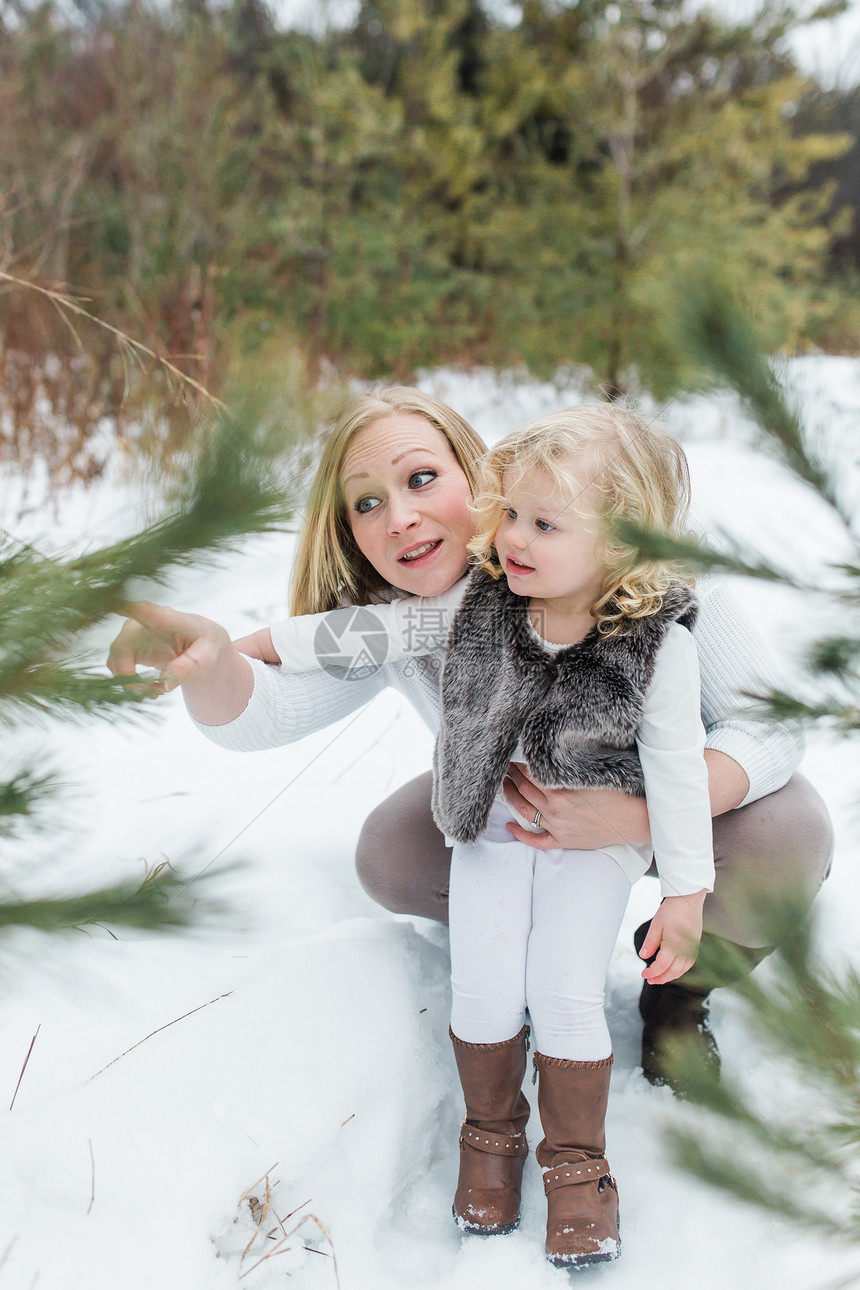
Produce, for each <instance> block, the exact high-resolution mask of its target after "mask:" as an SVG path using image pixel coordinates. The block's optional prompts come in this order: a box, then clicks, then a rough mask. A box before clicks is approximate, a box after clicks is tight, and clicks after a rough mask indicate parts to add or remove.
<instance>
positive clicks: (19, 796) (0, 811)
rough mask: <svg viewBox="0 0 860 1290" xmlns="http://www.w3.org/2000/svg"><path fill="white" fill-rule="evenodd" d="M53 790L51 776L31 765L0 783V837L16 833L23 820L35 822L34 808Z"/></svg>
mask: <svg viewBox="0 0 860 1290" xmlns="http://www.w3.org/2000/svg"><path fill="white" fill-rule="evenodd" d="M53 791H54V784H53V781H52V780H51V777H50V776H49V775H45V774H43V773H38V772H36V771H35V770H33V769H32V768H31V767H28V768H25V769H23V770H19V771H18V772H17V774H15V775H14V776H13V777H12V779H10V780H7V781H6V783H0V837H11V836H13V835H14V834H16V833H18V832H19V830H20V828H21V825H22V824H23V822H24V821H25V820H26V821H27V822H28V823H30V824H33V823H35V822H36V821H37V817H36V815H35V812H36V810H37V809H38V807H40V806H41V805H42V804H43V803H44V802H45V801H46V800H47V798H49V797H50V796H51V795H52V793H53Z"/></svg>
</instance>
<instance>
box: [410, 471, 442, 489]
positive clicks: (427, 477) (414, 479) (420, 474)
mask: <svg viewBox="0 0 860 1290" xmlns="http://www.w3.org/2000/svg"><path fill="white" fill-rule="evenodd" d="M435 478H436V471H435V470H416V471H415V473H414V475H410V476H409V487H410V488H423V487H424V485H425V484H429V483H430V481H431V480H433V479H435Z"/></svg>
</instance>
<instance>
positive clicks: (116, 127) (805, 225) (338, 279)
mask: <svg viewBox="0 0 860 1290" xmlns="http://www.w3.org/2000/svg"><path fill="white" fill-rule="evenodd" d="M845 7H846V6H845V5H844V4H840V3H835V4H827V5H824V6H818V7H817V8H813V7H810V6H809V5H803V6H799V5H793V4H791V3H783V2H780V3H770V2H768V3H765V4H763V5H762V6H760V7H759V8H758V9H757V10H756V12H755V14H754V15H753V16H752V17H750V18H749V19H747V20H745V21H738V20H733V19H731V18H730V17H727V16H720V14H718V13H717V12H716V11H715V10H709V9H705V8H701V7H700V6H696V7H691V6H690V5H689V4H688V3H686V2H685V0H620V2H618V3H605V2H604V0H580V2H579V3H577V4H561V3H556V2H555V0H526V3H524V4H522V5H520V6H513V7H512V6H507V10H506V15H507V16H506V18H505V20H503V19H502V18H501V17H499V16H494V13H495V11H492V12H491V11H490V10H488V9H487V7H485V6H482V5H481V4H480V3H478V0H379V2H378V3H362V4H360V5H359V6H358V7H357V11H356V13H355V16H354V17H353V19H352V20H351V21H349V22H341V23H340V24H339V25H336V26H327V25H326V24H325V23H324V22H321V23H318V24H317V25H316V27H315V28H314V29H313V30H304V31H302V30H284V29H282V28H281V27H280V26H279V24H278V22H277V21H276V19H275V17H274V16H273V14H272V12H271V11H270V10H269V9H268V8H267V7H266V5H265V4H264V3H263V2H262V0H227V2H226V3H212V0H163V2H162V3H158V4H156V3H149V4H148V3H145V2H143V3H142V2H141V0H42V2H36V3H34V2H32V0H7V3H6V4H5V5H4V6H3V8H2V11H0V272H2V273H3V274H4V275H5V276H4V277H0V404H2V406H0V412H2V414H3V415H2V417H0V427H2V430H0V450H2V452H3V453H4V454H5V455H6V456H7V457H13V458H14V459H16V460H17V461H18V462H19V463H22V464H25V465H26V464H27V463H28V462H30V461H32V460H34V459H36V458H41V459H43V460H48V461H49V462H50V464H51V467H52V470H53V473H54V475H55V477H56V478H58V479H61V478H68V477H75V476H77V477H84V478H86V477H95V476H98V475H99V474H100V473H101V471H102V470H103V467H104V461H105V454H106V452H107V451H108V448H107V447H106V444H105V439H104V436H103V435H100V434H99V433H98V431H99V429H100V428H101V429H103V428H104V426H105V424H107V423H109V424H110V425H111V427H112V430H113V429H114V428H115V430H116V434H117V435H118V436H119V440H120V442H124V443H126V444H132V443H134V442H140V443H143V444H144V446H147V445H148V447H149V448H151V447H152V445H153V443H154V442H157V443H161V444H163V443H164V442H167V443H169V444H171V445H174V446H176V445H180V446H181V445H182V444H183V443H184V442H185V441H186V439H187V438H188V436H189V434H190V433H191V431H192V428H193V427H194V425H195V419H196V415H197V412H198V410H199V407H198V405H197V403H196V399H195V397H194V396H193V393H191V391H190V390H189V388H188V387H186V388H185V389H184V392H183V396H182V398H177V397H176V386H175V382H170V381H169V380H165V379H163V378H164V370H165V369H164V368H163V366H162V365H160V364H158V363H157V362H155V360H154V359H153V358H152V355H158V356H159V357H162V358H168V359H169V360H170V361H171V362H172V363H173V364H174V365H175V366H176V367H177V368H179V369H180V370H181V371H183V372H185V373H187V374H188V375H189V376H191V377H192V378H194V379H195V380H196V381H198V382H199V383H200V384H201V385H203V386H204V387H206V388H207V389H208V390H210V391H211V392H213V393H215V394H218V393H219V392H221V391H223V389H224V387H225V383H226V381H227V377H228V373H229V372H230V371H232V370H234V369H235V367H236V365H237V364H241V363H242V362H243V361H245V360H247V359H248V358H249V357H253V356H255V355H259V354H261V353H267V354H269V355H272V354H275V355H277V362H278V363H279V364H283V363H284V359H285V355H289V357H290V362H291V363H293V364H298V367H299V369H300V371H301V372H302V374H303V376H304V375H306V376H307V378H308V381H309V383H310V384H313V383H314V382H315V381H316V380H317V379H318V378H319V377H320V376H321V375H325V376H326V377H330V376H331V375H332V374H335V375H337V376H342V377H351V376H358V377H360V378H364V379H374V378H380V379H383V380H392V379H395V380H408V379H410V378H411V377H413V376H414V374H415V373H416V372H417V371H420V370H426V369H430V368H432V367H434V366H437V365H440V364H456V365H461V366H462V365H465V366H470V365H474V364H483V365H489V366H492V367H495V368H500V369H511V368H523V369H525V370H527V371H528V372H530V373H531V374H533V375H536V376H541V377H547V376H553V375H554V374H556V373H557V372H558V371H559V370H560V369H563V370H566V371H568V372H570V370H571V369H574V368H579V367H584V368H587V369H588V371H589V372H590V374H591V378H592V380H593V382H594V384H595V385H600V386H602V387H603V388H604V389H609V390H612V389H621V390H626V391H634V392H638V391H639V390H641V389H647V390H649V391H651V392H652V393H654V394H655V395H656V396H658V397H666V396H668V395H670V394H672V393H673V392H674V391H676V390H677V389H679V388H681V387H683V386H684V385H685V383H686V382H687V381H688V380H690V379H691V375H692V374H691V370H690V358H689V350H688V347H687V346H685V344H684V343H683V337H679V335H678V322H677V311H676V304H677V302H678V301H679V300H683V297H684V295H685V293H686V290H687V285H688V283H689V282H690V280H691V278H692V277H693V276H695V275H696V274H698V273H699V272H700V271H701V270H702V269H703V268H704V267H707V266H711V267H713V266H717V267H718V269H719V272H720V275H721V277H722V279H723V280H724V282H725V283H726V285H727V286H728V287H729V288H730V289H732V290H733V291H734V292H736V293H737V294H739V295H740V296H742V298H743V299H744V300H745V301H746V302H747V304H748V305H749V306H750V307H751V309H752V311H753V313H754V315H755V319H756V322H757V326H758V329H759V335H760V337H761V341H762V343H763V345H764V346H765V348H766V349H767V350H768V351H769V352H771V353H775V352H778V351H780V350H782V351H783V352H787V353H798V352H804V351H806V350H809V349H810V348H818V349H820V350H824V351H826V352H838V353H843V354H845V353H856V352H857V350H858V347H860V292H858V285H860V215H858V212H860V144H858V143H857V141H856V138H855V136H856V135H857V134H858V133H860V91H858V89H857V87H856V86H854V85H851V84H847V85H846V84H841V85H838V86H836V87H835V88H834V87H832V86H831V87H829V88H825V87H824V86H823V85H821V84H819V83H817V81H816V80H815V79H814V78H813V79H810V78H809V77H805V76H802V75H801V74H800V72H799V71H798V67H797V64H796V61H795V57H794V55H793V53H792V52H791V46H790V43H789V37H790V35H791V33H792V31H793V30H794V29H795V28H797V26H798V25H802V24H803V23H804V22H807V23H808V22H809V21H810V20H812V19H814V18H821V17H822V16H827V15H829V14H832V13H836V12H839V11H840V10H842V9H844V8H845ZM514 9H516V10H517V13H518V15H519V16H518V17H517V16H516V15H514V16H512V13H513V10H514ZM508 11H510V12H508ZM15 279H17V280H20V281H26V282H28V283H37V284H38V285H40V286H41V287H42V288H44V289H46V290H47V291H49V292H58V293H61V294H64V295H65V294H68V295H70V296H72V297H75V298H76V300H77V301H78V302H79V304H81V305H82V306H83V307H84V308H86V309H87V310H88V311H90V312H92V313H94V314H95V315H97V316H98V317H99V318H100V319H101V320H103V321H104V322H107V323H108V324H110V325H111V326H112V327H115V328H118V329H120V330H121V331H123V332H126V333H128V334H130V335H131V336H133V337H135V338H136V339H137V340H138V341H140V342H143V343H144V344H145V345H146V346H147V348H148V349H149V350H150V351H151V355H150V357H149V359H148V360H147V362H146V363H145V364H144V366H143V368H142V369H139V368H136V367H135V366H134V365H131V364H130V363H129V361H128V357H129V352H128V350H127V348H126V349H125V350H123V347H122V346H119V347H118V346H117V341H116V336H115V334H113V333H111V332H109V331H107V330H105V329H104V328H99V327H96V326H95V325H94V324H91V323H90V322H89V321H88V320H87V319H86V318H84V317H81V316H78V317H76V318H75V319H74V322H73V324H71V323H70V317H69V314H68V311H66V310H64V309H63V308H61V307H58V302H57V299H56V298H55V297H52V296H48V295H40V294H39V293H37V292H34V291H33V290H32V289H27V288H24V287H22V286H20V285H19V283H18V282H16V281H14V280H15ZM46 355H49V356H50V357H46ZM189 394H191V397H189ZM116 441H117V440H116V435H115V434H114V433H112V434H111V436H110V443H111V446H113V445H114V444H115V443H116Z"/></svg>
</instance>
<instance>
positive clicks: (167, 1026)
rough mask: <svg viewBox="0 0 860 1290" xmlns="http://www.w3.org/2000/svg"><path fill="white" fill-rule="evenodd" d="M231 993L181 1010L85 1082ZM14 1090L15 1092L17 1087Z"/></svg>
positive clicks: (229, 991)
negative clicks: (154, 1037)
mask: <svg viewBox="0 0 860 1290" xmlns="http://www.w3.org/2000/svg"><path fill="white" fill-rule="evenodd" d="M232 993H233V991H232V990H228V991H227V992H226V994H219V995H216V996H215V998H214V999H210V1000H209V1002H208V1003H201V1004H200V1005H199V1007H197V1008H192V1009H191V1011H190V1012H183V1014H182V1016H181V1017H174V1018H173V1020H172V1021H168V1022H166V1023H165V1024H164V1025H163V1026H159V1027H158V1029H157V1030H151V1031H150V1033H149V1034H148V1035H144V1036H143V1039H138V1041H137V1043H136V1044H132V1046H131V1048H126V1050H125V1052H124V1053H120V1055H119V1057H114V1059H113V1061H110V1062H108V1064H107V1066H103V1067H102V1068H101V1070H100V1071H96V1073H95V1075H91V1076H90V1078H89V1080H87V1083H88V1084H89V1082H90V1080H94V1079H95V1078H96V1075H103V1074H104V1072H105V1071H106V1070H109V1069H110V1068H111V1066H114V1065H115V1064H116V1063H117V1062H118V1061H120V1060H121V1059H122V1058H123V1057H127V1056H128V1054H129V1053H133V1052H134V1050H135V1048H140V1045H141V1044H145V1043H146V1041H147V1039H152V1037H153V1035H160V1034H161V1032H162V1030H169V1029H170V1027H171V1026H175V1025H176V1023H177V1022H178V1021H184V1020H185V1018H186V1017H193V1016H194V1014H195V1012H202V1011H203V1009H204V1008H211V1006H212V1004H213V1003H219V1002H220V1000H221V999H229V998H230V995H231V994H232ZM37 1033H38V1031H37ZM34 1042H35V1036H34ZM28 1058H29V1054H28ZM24 1065H25V1066H26V1065H27V1063H26V1062H25V1063H24ZM23 1073H24V1072H23V1071H22V1072H21V1074H22V1075H23ZM18 1082H19V1083H20V1080H19V1081H18ZM15 1091H16V1092H17V1089H16V1090H15ZM13 1101H14V1098H13ZM10 1109H11V1108H10Z"/></svg>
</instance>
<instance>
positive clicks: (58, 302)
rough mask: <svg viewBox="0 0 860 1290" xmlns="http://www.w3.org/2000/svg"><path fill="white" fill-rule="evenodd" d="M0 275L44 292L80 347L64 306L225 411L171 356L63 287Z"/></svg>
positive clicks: (204, 387)
mask: <svg viewBox="0 0 860 1290" xmlns="http://www.w3.org/2000/svg"><path fill="white" fill-rule="evenodd" d="M0 279H2V280H3V281H4V282H10V283H12V285H13V286H16V287H24V288H26V289H28V290H30V291H36V292H38V293H39V295H41V296H44V297H45V299H46V300H50V301H51V303H52V304H53V305H54V306H55V307H56V309H57V312H58V313H59V315H60V317H61V318H62V319H63V321H64V322H65V323H66V325H67V327H68V328H69V330H70V332H71V333H72V336H73V337H74V340H75V343H76V344H77V346H78V348H79V349H80V350H81V351H83V349H84V346H83V343H82V342H81V338H80V336H78V334H77V332H76V331H75V329H74V327H73V325H72V323H71V321H70V320H69V319H68V318H67V317H66V315H65V314H64V313H63V310H67V311H68V313H71V314H72V315H74V316H75V317H76V318H86V319H87V321H88V322H91V323H95V325H96V326H97V327H102V328H103V329H104V330H105V331H107V332H110V334H111V335H112V336H115V337H116V339H117V340H118V341H119V343H120V345H126V346H128V347H129V349H131V350H133V351H134V352H135V353H136V354H143V355H145V356H146V357H147V358H151V359H153V360H154V361H155V362H156V363H158V364H160V366H162V367H163V368H164V369H165V371H166V372H169V373H170V375H171V376H172V377H173V378H174V379H175V380H178V381H179V382H180V383H181V384H183V385H188V386H189V387H190V388H191V389H192V390H194V391H195V392H196V393H197V394H202V395H203V397H204V398H205V399H208V400H209V402H210V403H212V404H213V405H214V406H215V407H216V408H219V409H221V410H222V411H226V406H225V404H223V403H222V402H221V400H220V399H218V398H216V397H215V395H214V394H211V393H210V392H209V390H207V389H206V386H205V385H201V384H200V382H199V381H195V380H194V378H193V376H188V375H187V374H186V373H185V372H183V371H181V370H180V369H179V368H178V367H176V366H175V364H173V363H171V362H170V359H168V358H165V357H164V355H163V354H159V353H157V352H156V350H154V349H150V347H149V346H148V345H144V344H143V342H142V341H139V340H135V338H134V337H133V336H129V334H128V332H125V331H123V330H122V329H121V328H120V327H114V326H113V324H112V323H109V322H105V320H104V319H103V318H99V317H98V316H97V315H96V314H91V313H90V312H89V310H88V309H84V307H83V305H81V304H80V303H79V302H78V301H77V300H75V299H74V298H73V297H72V296H67V295H65V294H64V293H63V292H62V291H55V290H53V289H52V288H51V287H41V286H39V285H38V283H36V282H30V281H28V279H26V278H16V277H15V276H14V275H13V274H11V273H6V272H4V271H3V270H2V269H0Z"/></svg>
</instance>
